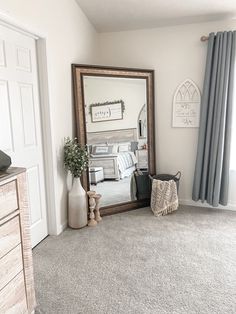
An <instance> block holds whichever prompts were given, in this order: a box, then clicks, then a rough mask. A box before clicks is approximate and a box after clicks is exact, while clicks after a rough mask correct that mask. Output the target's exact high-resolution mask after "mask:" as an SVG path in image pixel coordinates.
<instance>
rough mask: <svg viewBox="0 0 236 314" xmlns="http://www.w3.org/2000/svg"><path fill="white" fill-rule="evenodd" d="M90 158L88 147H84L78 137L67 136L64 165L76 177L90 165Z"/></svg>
mask: <svg viewBox="0 0 236 314" xmlns="http://www.w3.org/2000/svg"><path fill="white" fill-rule="evenodd" d="M88 164H89V159H88V152H87V148H86V147H82V146H81V145H80V144H79V143H78V142H77V138H74V139H70V138H69V137H67V138H66V139H65V144H64V165H65V168H66V169H67V170H69V171H70V172H71V173H72V175H73V176H74V177H75V178H79V177H80V176H81V175H82V173H83V171H84V170H85V169H86V168H87V167H88Z"/></svg>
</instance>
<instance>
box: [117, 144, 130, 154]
mask: <svg viewBox="0 0 236 314" xmlns="http://www.w3.org/2000/svg"><path fill="white" fill-rule="evenodd" d="M130 151H131V144H130V143H121V144H119V148H118V152H119V153H123V152H130Z"/></svg>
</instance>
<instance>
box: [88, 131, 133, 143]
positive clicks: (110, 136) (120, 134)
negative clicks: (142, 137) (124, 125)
mask: <svg viewBox="0 0 236 314" xmlns="http://www.w3.org/2000/svg"><path fill="white" fill-rule="evenodd" d="M135 141H137V129H123V130H109V131H100V132H87V144H99V143H108V144H110V143H112V144H113V143H122V142H135Z"/></svg>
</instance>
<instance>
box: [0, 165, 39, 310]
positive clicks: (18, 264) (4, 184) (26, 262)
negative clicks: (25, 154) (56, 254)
mask: <svg viewBox="0 0 236 314" xmlns="http://www.w3.org/2000/svg"><path fill="white" fill-rule="evenodd" d="M29 227H30V225H29V211H28V201H27V186H26V173H25V169H23V168H9V169H8V170H7V172H6V173H4V174H3V173H0V313H1V314H23V313H33V312H34V308H35V292H34V279H33V264H32V250H31V241H30V228H29Z"/></svg>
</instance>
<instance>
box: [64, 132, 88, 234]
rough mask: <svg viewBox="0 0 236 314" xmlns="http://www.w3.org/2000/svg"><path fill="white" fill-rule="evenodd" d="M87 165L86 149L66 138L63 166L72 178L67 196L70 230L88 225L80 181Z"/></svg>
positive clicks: (83, 192) (85, 202)
mask: <svg viewBox="0 0 236 314" xmlns="http://www.w3.org/2000/svg"><path fill="white" fill-rule="evenodd" d="M88 163H89V159H88V152H87V148H86V147H83V146H81V145H80V144H79V143H78V141H77V138H74V139H70V138H69V137H67V138H66V139H65V143H64V165H65V168H66V169H67V170H68V171H69V172H70V173H71V174H72V176H73V184H72V188H71V190H70V191H69V194H68V224H69V226H70V227H71V228H75V229H78V228H82V227H84V226H86V225H87V223H88V210H87V195H86V192H85V190H84V189H83V187H82V185H81V181H80V177H81V175H82V173H83V172H84V171H85V170H86V169H87V167H88Z"/></svg>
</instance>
